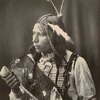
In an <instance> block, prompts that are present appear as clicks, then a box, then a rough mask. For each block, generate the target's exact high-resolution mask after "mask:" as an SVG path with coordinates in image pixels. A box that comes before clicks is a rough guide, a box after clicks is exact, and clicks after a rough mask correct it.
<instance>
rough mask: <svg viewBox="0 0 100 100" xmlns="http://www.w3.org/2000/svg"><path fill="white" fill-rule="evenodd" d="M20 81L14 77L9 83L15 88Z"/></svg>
mask: <svg viewBox="0 0 100 100" xmlns="http://www.w3.org/2000/svg"><path fill="white" fill-rule="evenodd" d="M19 84H20V82H19V81H18V80H17V79H14V80H13V81H12V82H10V83H9V86H10V87H11V88H14V87H15V86H17V85H19Z"/></svg>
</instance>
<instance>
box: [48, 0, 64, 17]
mask: <svg viewBox="0 0 100 100" xmlns="http://www.w3.org/2000/svg"><path fill="white" fill-rule="evenodd" d="M46 1H47V2H50V3H51V4H52V6H53V7H54V9H55V11H56V13H57V16H58V17H61V16H62V9H63V5H64V0H62V3H61V6H60V11H58V10H57V7H56V6H55V4H54V2H53V1H52V0H46Z"/></svg>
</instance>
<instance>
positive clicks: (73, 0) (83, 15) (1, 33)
mask: <svg viewBox="0 0 100 100" xmlns="http://www.w3.org/2000/svg"><path fill="white" fill-rule="evenodd" d="M53 1H54V3H55V5H56V6H57V8H58V9H59V8H60V4H61V1H62V0H53ZM47 13H53V14H56V13H55V10H54V8H53V7H52V5H51V4H50V3H49V2H47V1H46V0H0V68H2V66H3V65H6V66H8V64H9V63H10V62H11V61H12V60H13V59H16V58H18V57H21V56H23V55H25V54H26V53H27V51H28V47H29V46H30V45H31V44H32V28H33V25H34V24H35V22H36V21H37V19H38V18H39V17H40V16H42V15H43V14H47ZM63 22H64V24H65V28H66V32H67V33H68V34H69V35H70V36H71V37H72V39H73V40H74V42H75V47H76V50H77V52H78V53H79V54H80V55H81V56H82V57H83V58H85V60H86V61H87V63H88V65H89V68H90V70H91V73H92V76H93V79H94V82H95V85H96V89H97V95H98V98H100V85H99V84H100V0H65V3H64V6H63ZM0 84H1V82H0ZM0 86H2V85H0Z"/></svg>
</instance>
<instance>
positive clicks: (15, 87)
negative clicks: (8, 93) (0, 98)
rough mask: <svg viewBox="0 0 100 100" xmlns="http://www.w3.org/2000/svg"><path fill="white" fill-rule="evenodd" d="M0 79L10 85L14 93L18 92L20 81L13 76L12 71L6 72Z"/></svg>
mask: <svg viewBox="0 0 100 100" xmlns="http://www.w3.org/2000/svg"><path fill="white" fill-rule="evenodd" d="M2 79H4V80H5V82H6V83H7V84H8V85H9V86H10V88H11V89H12V90H13V92H14V93H18V92H19V85H20V81H19V80H18V78H17V77H16V76H15V74H14V73H10V74H8V75H7V76H6V77H3V78H2Z"/></svg>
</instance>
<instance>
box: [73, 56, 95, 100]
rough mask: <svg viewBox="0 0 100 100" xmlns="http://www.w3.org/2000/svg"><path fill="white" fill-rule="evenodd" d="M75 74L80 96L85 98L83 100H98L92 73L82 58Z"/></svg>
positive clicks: (78, 60) (76, 66)
mask: <svg viewBox="0 0 100 100" xmlns="http://www.w3.org/2000/svg"><path fill="white" fill-rule="evenodd" d="M74 74H75V84H76V88H77V92H78V96H79V97H80V98H83V99H82V100H96V98H95V95H96V90H95V86H94V82H93V79H92V76H91V72H90V70H89V67H88V65H87V63H86V61H85V60H84V59H83V58H82V57H79V58H78V59H77V61H76V65H75V73H74Z"/></svg>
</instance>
